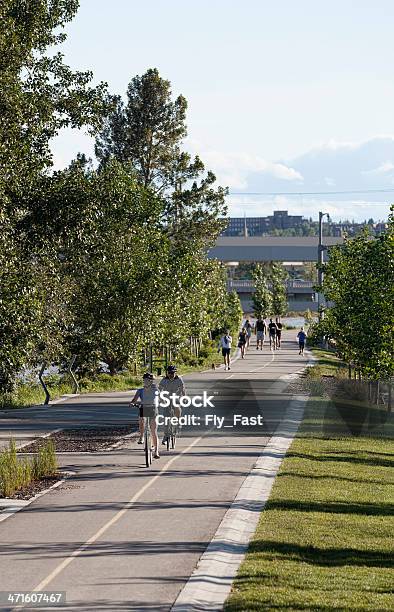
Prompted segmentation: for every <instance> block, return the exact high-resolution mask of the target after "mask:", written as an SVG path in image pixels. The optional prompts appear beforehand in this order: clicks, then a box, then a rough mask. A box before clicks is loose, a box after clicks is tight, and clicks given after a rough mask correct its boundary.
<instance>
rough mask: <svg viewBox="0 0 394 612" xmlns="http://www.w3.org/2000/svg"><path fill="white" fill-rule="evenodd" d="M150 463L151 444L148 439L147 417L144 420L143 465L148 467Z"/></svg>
mask: <svg viewBox="0 0 394 612" xmlns="http://www.w3.org/2000/svg"><path fill="white" fill-rule="evenodd" d="M151 464H152V444H151V439H150V426H149V422H148V419H146V421H145V465H146V467H150V466H151Z"/></svg>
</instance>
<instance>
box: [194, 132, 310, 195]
mask: <svg viewBox="0 0 394 612" xmlns="http://www.w3.org/2000/svg"><path fill="white" fill-rule="evenodd" d="M186 144H187V146H188V149H189V150H190V151H191V152H192V153H194V154H198V155H199V156H200V157H201V159H202V160H203V162H204V164H205V165H206V167H207V168H209V169H210V170H212V171H213V172H214V173H215V174H216V176H217V179H218V182H219V183H220V184H222V185H226V186H228V187H230V188H231V189H247V187H248V180H247V179H248V175H249V174H252V173H257V174H261V175H263V176H267V177H271V178H274V179H278V180H280V181H297V182H298V183H301V182H302V181H303V176H302V174H301V173H300V172H298V171H297V170H295V169H294V168H292V167H291V166H288V165H286V164H284V163H279V162H272V161H268V160H266V159H264V158H263V157H261V156H259V155H251V154H249V153H243V152H240V153H235V152H230V153H227V152H223V151H217V150H213V149H208V148H207V147H204V146H203V145H202V144H201V143H199V142H197V141H194V140H188V142H187V143H186Z"/></svg>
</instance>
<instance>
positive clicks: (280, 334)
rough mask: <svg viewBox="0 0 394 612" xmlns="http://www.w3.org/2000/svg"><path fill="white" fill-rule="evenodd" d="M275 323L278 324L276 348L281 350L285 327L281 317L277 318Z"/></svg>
mask: <svg viewBox="0 0 394 612" xmlns="http://www.w3.org/2000/svg"><path fill="white" fill-rule="evenodd" d="M275 323H276V348H278V349H280V342H281V338H282V329H283V325H282V323H281V322H280V318H279V317H276V319H275Z"/></svg>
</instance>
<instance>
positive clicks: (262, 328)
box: [255, 315, 267, 350]
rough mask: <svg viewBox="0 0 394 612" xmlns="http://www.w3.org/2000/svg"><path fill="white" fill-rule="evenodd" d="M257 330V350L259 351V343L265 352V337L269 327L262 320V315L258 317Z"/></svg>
mask: <svg viewBox="0 0 394 612" xmlns="http://www.w3.org/2000/svg"><path fill="white" fill-rule="evenodd" d="M255 330H256V342H257V345H256V350H259V343H260V349H261V350H263V346H264V336H265V334H266V333H267V326H266V324H265V321H264V319H262V318H261V316H260V315H259V316H258V317H257V321H256V327H255Z"/></svg>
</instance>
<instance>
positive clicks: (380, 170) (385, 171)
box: [363, 161, 394, 175]
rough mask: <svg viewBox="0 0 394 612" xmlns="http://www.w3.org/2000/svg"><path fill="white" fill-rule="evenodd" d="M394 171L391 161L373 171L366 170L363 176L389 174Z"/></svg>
mask: <svg viewBox="0 0 394 612" xmlns="http://www.w3.org/2000/svg"><path fill="white" fill-rule="evenodd" d="M393 170H394V164H393V162H391V161H386V162H383V163H382V164H380V166H378V167H377V168H374V169H373V170H364V172H363V174H378V175H379V174H388V173H391V172H392V171H393Z"/></svg>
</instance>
